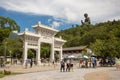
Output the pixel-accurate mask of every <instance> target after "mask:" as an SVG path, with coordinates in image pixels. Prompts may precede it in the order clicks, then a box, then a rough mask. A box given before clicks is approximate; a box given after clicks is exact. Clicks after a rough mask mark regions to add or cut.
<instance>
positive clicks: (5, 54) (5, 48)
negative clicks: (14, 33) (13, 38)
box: [4, 42, 7, 61]
mask: <svg viewBox="0 0 120 80" xmlns="http://www.w3.org/2000/svg"><path fill="white" fill-rule="evenodd" d="M6 45H7V42H5V44H4V47H5V51H4V57H5V61H6V50H7V46H6Z"/></svg>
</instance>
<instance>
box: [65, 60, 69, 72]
mask: <svg viewBox="0 0 120 80" xmlns="http://www.w3.org/2000/svg"><path fill="white" fill-rule="evenodd" d="M66 71H69V72H70V61H69V60H67V62H66Z"/></svg>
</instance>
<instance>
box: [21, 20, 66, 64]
mask: <svg viewBox="0 0 120 80" xmlns="http://www.w3.org/2000/svg"><path fill="white" fill-rule="evenodd" d="M33 29H34V30H35V32H34V33H33V32H30V31H28V29H25V31H24V32H23V33H19V36H20V37H21V39H22V40H23V65H25V63H26V60H27V51H28V49H29V48H30V49H34V50H36V62H37V64H38V65H40V64H41V58H40V49H41V48H40V47H41V43H48V44H50V45H51V53H50V60H51V61H54V59H55V58H54V52H55V51H59V53H60V57H59V59H60V60H62V58H63V56H62V46H63V45H64V43H65V42H66V41H65V40H63V39H62V38H61V37H60V38H56V37H55V35H56V33H57V32H58V30H56V29H54V28H52V27H48V26H45V25H42V24H41V23H40V22H38V24H37V25H34V26H33Z"/></svg>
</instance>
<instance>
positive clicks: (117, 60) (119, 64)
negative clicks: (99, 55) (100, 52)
mask: <svg viewBox="0 0 120 80" xmlns="http://www.w3.org/2000/svg"><path fill="white" fill-rule="evenodd" d="M115 63H116V69H117V70H120V57H118V56H117V57H116V58H115Z"/></svg>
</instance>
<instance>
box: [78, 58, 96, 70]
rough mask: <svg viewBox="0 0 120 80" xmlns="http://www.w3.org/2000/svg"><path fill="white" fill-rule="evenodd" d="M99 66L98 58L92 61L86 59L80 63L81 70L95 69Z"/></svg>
mask: <svg viewBox="0 0 120 80" xmlns="http://www.w3.org/2000/svg"><path fill="white" fill-rule="evenodd" d="M96 66H97V58H95V57H92V58H91V59H89V60H88V59H84V60H80V62H79V67H81V68H88V67H93V68H95V67H96Z"/></svg>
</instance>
